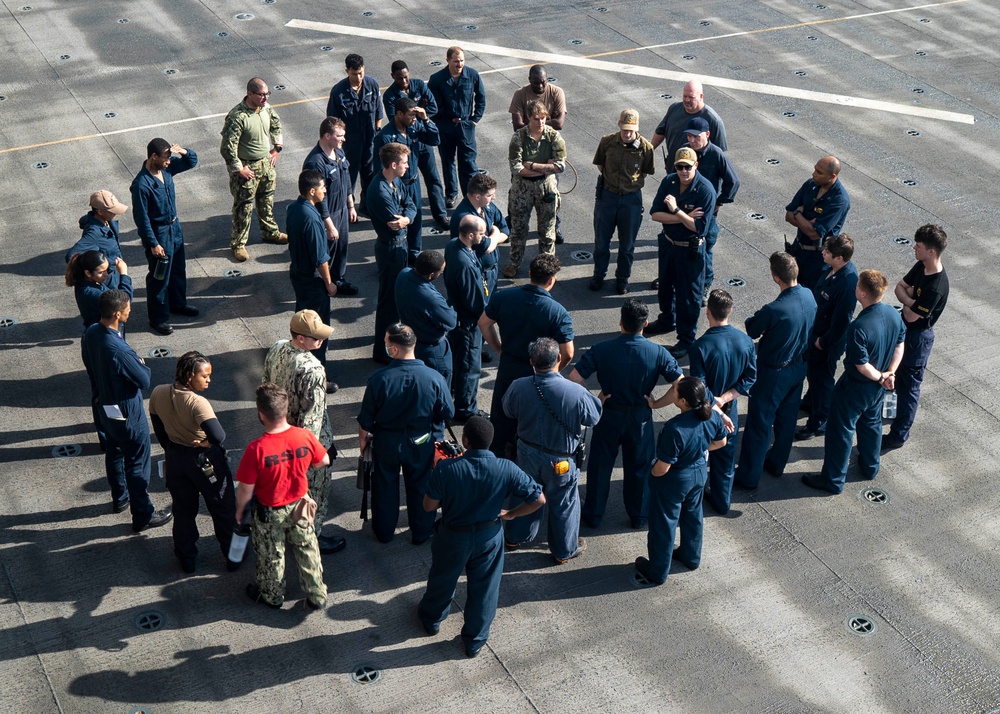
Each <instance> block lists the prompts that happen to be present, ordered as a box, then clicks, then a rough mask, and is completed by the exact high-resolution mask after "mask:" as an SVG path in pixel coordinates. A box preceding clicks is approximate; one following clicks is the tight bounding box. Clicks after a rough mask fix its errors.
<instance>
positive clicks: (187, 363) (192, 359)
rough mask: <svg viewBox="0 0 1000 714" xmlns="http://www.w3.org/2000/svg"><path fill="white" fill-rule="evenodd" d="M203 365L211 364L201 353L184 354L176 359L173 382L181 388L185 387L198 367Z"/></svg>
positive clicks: (193, 351) (192, 351)
mask: <svg viewBox="0 0 1000 714" xmlns="http://www.w3.org/2000/svg"><path fill="white" fill-rule="evenodd" d="M203 364H211V362H209V361H208V357H206V356H205V355H203V354H202V353H201V352H198V351H196V350H191V351H190V352H185V353H184V354H182V355H181V356H180V357H179V358H178V359H177V374H176V375H175V377H174V380H175V381H176V382H177V384H179V385H181V386H182V387H187V386H188V384H189V383H190V382H191V378H192V377H194V375H195V374H196V373H197V372H198V369H199V367H200V366H201V365H203Z"/></svg>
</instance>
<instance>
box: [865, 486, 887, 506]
mask: <svg viewBox="0 0 1000 714" xmlns="http://www.w3.org/2000/svg"><path fill="white" fill-rule="evenodd" d="M861 495H862V496H864V498H865V500H866V501H868V502H869V503H874V504H876V505H879V506H884V505H886V504H887V503H889V494H888V493H886V492H885V491H883V490H882V489H880V488H866V489H865V490H864V491H862V492H861Z"/></svg>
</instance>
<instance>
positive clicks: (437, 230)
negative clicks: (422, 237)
mask: <svg viewBox="0 0 1000 714" xmlns="http://www.w3.org/2000/svg"><path fill="white" fill-rule="evenodd" d="M427 232H428V233H429V234H431V235H432V236H443V235H444V234H445V232H446V231H444V230H442V229H441V228H438V227H436V226H435V227H434V228H428V229H427Z"/></svg>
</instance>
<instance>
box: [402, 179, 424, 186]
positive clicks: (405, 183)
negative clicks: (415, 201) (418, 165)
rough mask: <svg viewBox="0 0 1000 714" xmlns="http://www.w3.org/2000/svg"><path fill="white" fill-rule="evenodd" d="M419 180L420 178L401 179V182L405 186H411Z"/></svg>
mask: <svg viewBox="0 0 1000 714" xmlns="http://www.w3.org/2000/svg"><path fill="white" fill-rule="evenodd" d="M419 180H420V179H410V180H409V181H403V184H404V185H406V186H412V185H413V184H415V183H416V182H417V181H419Z"/></svg>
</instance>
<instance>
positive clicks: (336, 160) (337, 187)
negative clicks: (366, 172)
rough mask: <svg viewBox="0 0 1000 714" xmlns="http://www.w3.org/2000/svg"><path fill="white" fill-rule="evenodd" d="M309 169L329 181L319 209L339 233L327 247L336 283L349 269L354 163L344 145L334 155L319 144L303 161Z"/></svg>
mask: <svg viewBox="0 0 1000 714" xmlns="http://www.w3.org/2000/svg"><path fill="white" fill-rule="evenodd" d="M307 169H311V170H313V171H319V172H320V173H321V174H322V175H323V180H324V182H325V183H326V197H325V198H324V199H323V200H322V201H321V202H320V204H319V205H318V206H316V208H317V209H318V210H319V217H320V218H322V219H323V220H324V221H325V220H326V219H327V218H329V219H330V220H332V221H333V227H334V228H336V229H337V234H338V236H339V237H338V238H337V240H332V241H331V240H328V241H327V246H326V250H327V252H328V253H329V254H330V278H331V279H332V280H333V282H335V283H341V282H343V280H344V273H346V272H347V249H348V246H349V245H350V242H351V240H350V236H351V220H350V212H349V211H348V209H347V197H348V196H350V195H351V193H352V192H353V185H352V184H351V175H350V170H351V164H350V162H349V161H348V160H347V156H346V155H345V154H344V151H343V150H342V149H337V150H336V151H335V152H334V156H333V157H329V156H327V155H326V153H325V152H324V151H323V148H322V147H321V146H320V145H319V144H316V146H314V147H313V150H312V151H310V152H309V154H308V155H307V156H306V160H305V161H303V162H302V170H303V171H305V170H307ZM324 234H325V227H324Z"/></svg>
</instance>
